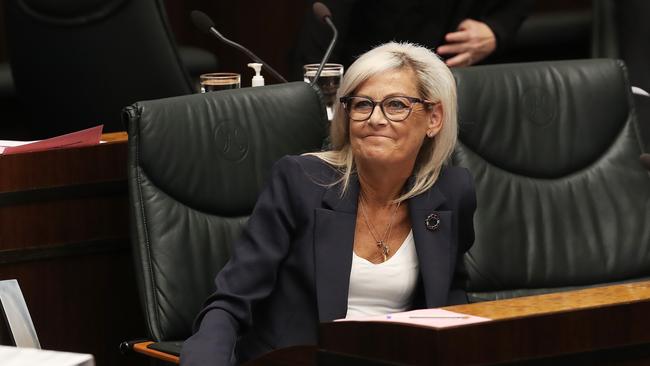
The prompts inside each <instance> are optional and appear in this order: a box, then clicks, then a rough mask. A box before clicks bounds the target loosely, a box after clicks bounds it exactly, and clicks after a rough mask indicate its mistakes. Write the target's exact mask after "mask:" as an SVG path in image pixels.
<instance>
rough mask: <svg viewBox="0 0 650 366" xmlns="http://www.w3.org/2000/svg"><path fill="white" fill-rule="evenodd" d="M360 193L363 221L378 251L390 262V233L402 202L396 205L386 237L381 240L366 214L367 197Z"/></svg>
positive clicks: (387, 227)
mask: <svg viewBox="0 0 650 366" xmlns="http://www.w3.org/2000/svg"><path fill="white" fill-rule="evenodd" d="M359 193H360V197H361V199H360V200H359V206H361V213H362V214H363V221H365V223H366V226H368V231H370V235H372V238H373V239H374V240H375V243H377V249H378V250H379V252H380V253H381V255H382V257H383V258H384V262H386V261H387V260H388V256H389V255H390V246H389V245H388V239H389V238H390V232H391V230H392V229H393V222H394V221H395V215H396V214H397V210H398V209H399V205H400V204H401V203H402V202H398V203H397V205H395V209H394V210H393V214H392V215H391V217H390V221H389V222H388V225H387V226H386V230H385V231H384V235H383V236H382V237H381V239H380V238H379V233H378V232H377V229H376V228H375V225H373V223H372V222H370V220H369V219H368V213H367V212H366V205H365V202H366V197H365V196H364V195H363V193H361V192H359Z"/></svg>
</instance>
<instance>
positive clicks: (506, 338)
mask: <svg viewBox="0 0 650 366" xmlns="http://www.w3.org/2000/svg"><path fill="white" fill-rule="evenodd" d="M445 309H447V310H451V311H456V312H459V313H465V314H471V315H477V316H483V317H488V318H491V319H494V320H493V321H490V322H485V323H477V324H471V325H465V326H459V327H452V328H444V329H431V328H425V327H417V326H405V325H399V324H394V323H392V324H389V323H371V322H367V323H365V322H363V323H359V322H342V323H327V324H323V325H322V326H321V340H320V343H319V348H320V350H319V352H318V354H317V358H318V364H319V365H345V364H349V365H352V364H366V365H380V364H386V363H384V362H392V363H394V364H400V365H476V364H480V365H490V364H506V363H513V362H516V363H517V364H523V365H557V364H562V365H574V364H577V365H648V364H650V316H648V314H650V282H638V283H631V284H624V285H616V286H607V287H599V288H592V289H586V290H580V291H571V292H563V293H555V294H547V295H539V296H530V297H522V298H517V299H511V300H501V301H493V302H484V303H476V304H470V305H462V306H451V307H447V308H445Z"/></svg>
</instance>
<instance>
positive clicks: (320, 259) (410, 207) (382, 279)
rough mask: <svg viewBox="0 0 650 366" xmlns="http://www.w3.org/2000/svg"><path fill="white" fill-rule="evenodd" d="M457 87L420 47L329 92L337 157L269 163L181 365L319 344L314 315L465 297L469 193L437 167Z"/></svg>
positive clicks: (376, 63) (355, 70) (452, 131)
mask: <svg viewBox="0 0 650 366" xmlns="http://www.w3.org/2000/svg"><path fill="white" fill-rule="evenodd" d="M455 90H456V89H455V83H454V79H453V77H452V75H451V73H450V72H449V69H448V68H447V67H446V66H445V65H444V63H443V62H442V61H440V59H439V58H438V57H437V56H436V55H435V54H434V53H433V52H431V51H429V50H427V49H426V48H423V47H419V46H415V45H412V44H398V43H388V44H385V45H383V46H380V47H377V48H375V49H373V50H371V51H369V52H367V53H366V54H364V55H362V56H361V57H360V58H359V59H358V60H357V61H356V62H355V63H354V64H353V65H352V66H351V67H350V69H349V70H348V72H347V74H346V75H345V77H344V78H343V81H342V83H341V87H340V89H339V97H340V101H341V104H340V105H337V106H336V107H335V116H336V117H335V120H334V121H333V122H332V127H331V139H332V145H333V149H332V150H331V151H326V152H320V153H312V154H307V155H303V156H290V157H285V158H283V159H281V160H280V161H278V163H276V165H275V167H274V169H273V172H272V174H271V178H270V182H269V185H268V186H267V188H266V189H265V190H264V192H263V193H262V194H261V196H260V198H259V200H258V202H257V205H256V207H255V210H254V211H253V214H252V215H251V217H250V220H249V222H248V225H247V227H246V229H245V230H244V233H243V235H242V238H241V239H240V240H239V241H238V242H237V243H235V245H234V246H233V255H232V257H231V260H230V261H229V262H228V264H227V265H226V266H225V267H224V269H223V270H222V271H221V272H220V273H219V275H218V276H217V278H216V292H215V293H214V294H213V295H212V296H211V297H210V298H209V299H208V301H207V303H206V306H205V308H204V309H203V310H202V311H201V313H200V314H199V316H198V318H197V323H196V324H197V325H198V330H197V331H196V333H195V334H194V335H193V336H192V337H191V338H189V339H188V340H187V341H186V342H185V344H184V346H183V351H182V354H181V363H182V364H184V365H222V364H231V363H238V362H243V361H246V360H249V359H252V358H255V357H258V356H260V355H261V354H263V353H266V352H268V351H271V350H273V349H276V348H282V347H287V346H291V345H297V344H314V343H316V339H317V327H318V323H319V322H322V321H331V320H334V319H337V318H345V317H346V316H347V317H353V316H359V315H374V314H383V313H389V312H398V311H405V310H409V309H413V308H424V307H429V308H430V307H439V306H444V305H447V304H449V303H457V302H462V301H463V293H462V291H461V290H460V289H457V288H456V287H455V282H456V281H457V280H459V279H462V278H460V277H462V271H461V270H460V269H461V267H460V265H459V263H461V260H462V254H463V253H464V252H465V251H466V250H467V249H468V248H469V247H470V245H471V243H472V242H473V240H474V231H473V225H472V217H473V213H474V209H475V194H474V187H473V183H472V179H471V177H470V175H469V173H468V172H467V171H466V170H464V169H462V168H453V167H445V168H443V163H444V162H445V161H446V160H447V159H448V158H449V156H450V154H451V152H452V150H453V147H454V144H455V141H456V92H455ZM459 274H460V275H461V276H460V277H459V276H458V275H459Z"/></svg>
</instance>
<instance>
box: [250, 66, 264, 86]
mask: <svg viewBox="0 0 650 366" xmlns="http://www.w3.org/2000/svg"><path fill="white" fill-rule="evenodd" d="M248 67H250V68H251V69H253V70H255V76H253V81H252V82H251V86H264V77H263V76H262V75H260V72H262V64H260V63H257V62H252V63H250V64H248Z"/></svg>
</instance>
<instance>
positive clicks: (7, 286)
mask: <svg viewBox="0 0 650 366" xmlns="http://www.w3.org/2000/svg"><path fill="white" fill-rule="evenodd" d="M0 315H1V318H0V344H1V345H4V346H16V347H27V348H41V344H40V342H39V341H38V336H37V335H36V329H34V323H32V317H31V316H30V315H29V309H27V304H26V303H25V298H24V297H23V293H22V292H21V291H20V286H19V285H18V281H16V280H4V281H0Z"/></svg>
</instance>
